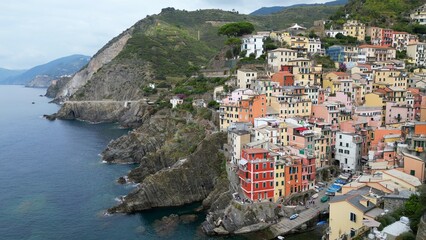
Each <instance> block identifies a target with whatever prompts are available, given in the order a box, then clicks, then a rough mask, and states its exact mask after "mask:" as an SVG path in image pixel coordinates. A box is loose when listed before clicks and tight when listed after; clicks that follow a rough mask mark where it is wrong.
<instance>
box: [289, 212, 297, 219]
mask: <svg viewBox="0 0 426 240" xmlns="http://www.w3.org/2000/svg"><path fill="white" fill-rule="evenodd" d="M298 216H299V214H297V213H296V214H293V215H291V216H290V220H294V219H296V218H297V217H298Z"/></svg>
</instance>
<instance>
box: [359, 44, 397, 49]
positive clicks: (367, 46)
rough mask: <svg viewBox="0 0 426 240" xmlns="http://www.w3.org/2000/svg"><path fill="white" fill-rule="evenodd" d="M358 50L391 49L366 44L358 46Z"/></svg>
mask: <svg viewBox="0 0 426 240" xmlns="http://www.w3.org/2000/svg"><path fill="white" fill-rule="evenodd" d="M358 48H380V49H391V47H386V46H378V45H368V44H364V45H361V46H359V47H358Z"/></svg>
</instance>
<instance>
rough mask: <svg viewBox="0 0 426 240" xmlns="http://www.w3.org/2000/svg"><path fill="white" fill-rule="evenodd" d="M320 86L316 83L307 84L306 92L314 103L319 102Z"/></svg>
mask: <svg viewBox="0 0 426 240" xmlns="http://www.w3.org/2000/svg"><path fill="white" fill-rule="evenodd" d="M319 90H320V88H319V87H318V86H316V85H313V86H308V85H307V86H305V94H307V95H308V98H309V99H310V100H311V101H312V104H318V95H319Z"/></svg>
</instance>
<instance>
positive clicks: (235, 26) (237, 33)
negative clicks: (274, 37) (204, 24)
mask: <svg viewBox="0 0 426 240" xmlns="http://www.w3.org/2000/svg"><path fill="white" fill-rule="evenodd" d="M253 31H254V26H253V24H251V23H249V22H237V23H228V24H225V25H223V26H222V27H220V28H219V30H218V34H219V35H225V36H228V37H241V36H243V35H245V34H251V33H252V32H253Z"/></svg>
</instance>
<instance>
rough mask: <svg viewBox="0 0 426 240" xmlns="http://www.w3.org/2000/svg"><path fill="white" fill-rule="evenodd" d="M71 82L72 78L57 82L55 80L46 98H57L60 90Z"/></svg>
mask: <svg viewBox="0 0 426 240" xmlns="http://www.w3.org/2000/svg"><path fill="white" fill-rule="evenodd" d="M70 80H71V77H68V76H67V77H61V78H59V79H57V80H53V81H52V83H51V84H50V85H49V86H48V88H47V91H46V97H48V98H56V95H57V94H58V93H59V90H60V89H62V88H63V87H65V85H66V84H67V83H68V82H69V81H70Z"/></svg>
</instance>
